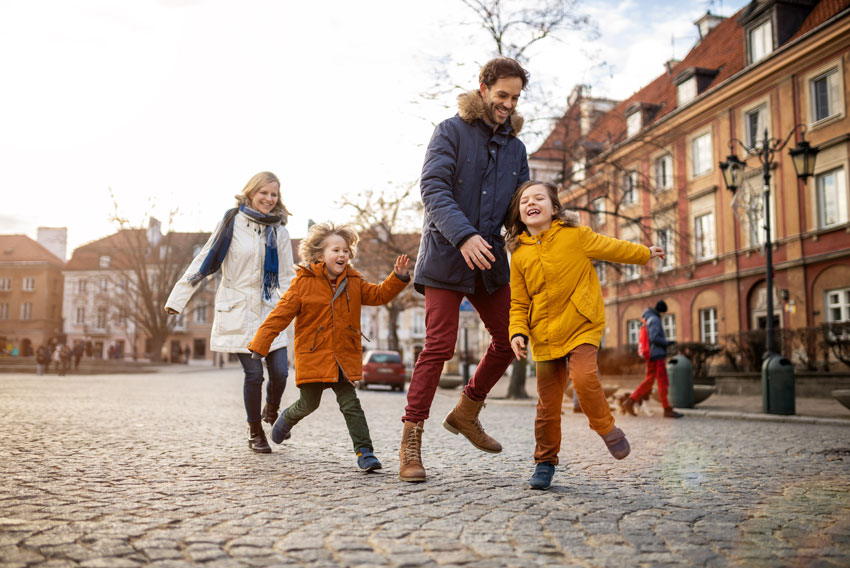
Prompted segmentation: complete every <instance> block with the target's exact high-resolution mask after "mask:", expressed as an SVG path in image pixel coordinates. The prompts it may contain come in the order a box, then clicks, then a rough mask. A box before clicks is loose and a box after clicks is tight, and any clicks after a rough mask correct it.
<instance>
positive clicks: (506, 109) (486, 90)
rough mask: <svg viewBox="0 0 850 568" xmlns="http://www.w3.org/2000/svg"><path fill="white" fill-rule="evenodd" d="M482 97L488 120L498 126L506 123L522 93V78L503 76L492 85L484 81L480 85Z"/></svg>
mask: <svg viewBox="0 0 850 568" xmlns="http://www.w3.org/2000/svg"><path fill="white" fill-rule="evenodd" d="M480 91H481V98H482V99H483V100H484V112H485V113H486V114H487V120H488V121H489V122H490V123H491V124H493V125H495V126H498V125H500V124H504V123H505V121H506V120H508V117H510V116H511V113H513V111H514V110H515V109H516V105H517V102H519V96H520V94H521V93H522V79H520V78H519V77H503V78H501V79H497V80H496V82H495V83H493V86H492V87H487V85H485V84H484V83H481V86H480Z"/></svg>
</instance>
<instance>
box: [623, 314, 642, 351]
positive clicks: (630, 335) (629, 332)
mask: <svg viewBox="0 0 850 568" xmlns="http://www.w3.org/2000/svg"><path fill="white" fill-rule="evenodd" d="M639 337H640V320H639V319H632V320H628V321H626V344H627V345H637V344H638V338H639Z"/></svg>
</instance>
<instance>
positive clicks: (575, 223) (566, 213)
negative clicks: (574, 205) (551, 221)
mask: <svg viewBox="0 0 850 568" xmlns="http://www.w3.org/2000/svg"><path fill="white" fill-rule="evenodd" d="M558 217H560V219H561V221H562V222H563V223H564V225H566V226H567V227H580V226H581V217H580V216H579V214H578V211H570V210H568V209H561V211H560V212H559V213H558Z"/></svg>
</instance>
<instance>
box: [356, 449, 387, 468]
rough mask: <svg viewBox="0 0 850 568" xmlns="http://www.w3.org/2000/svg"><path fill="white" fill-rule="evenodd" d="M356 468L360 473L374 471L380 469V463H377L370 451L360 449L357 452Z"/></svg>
mask: <svg viewBox="0 0 850 568" xmlns="http://www.w3.org/2000/svg"><path fill="white" fill-rule="evenodd" d="M357 467H359V468H360V471H375V470H376V469H381V462H379V461H378V458H376V457H375V454H374V453H372V450H370V449H369V448H360V451H359V452H357Z"/></svg>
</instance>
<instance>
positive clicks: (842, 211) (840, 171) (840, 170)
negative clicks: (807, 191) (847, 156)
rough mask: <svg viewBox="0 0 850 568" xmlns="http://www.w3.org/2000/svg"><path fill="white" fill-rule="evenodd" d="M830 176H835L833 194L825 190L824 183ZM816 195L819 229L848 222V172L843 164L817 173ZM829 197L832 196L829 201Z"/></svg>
mask: <svg viewBox="0 0 850 568" xmlns="http://www.w3.org/2000/svg"><path fill="white" fill-rule="evenodd" d="M830 176H832V177H833V179H834V182H833V184H832V191H831V193H832V195H831V196H828V195H826V194H825V191H824V183H825V181H826V179H828V178H829V177H830ZM815 196H816V198H817V216H818V228H819V229H828V228H830V227H836V226H839V225H843V224H845V223H847V222H848V210H847V173H846V171H845V170H844V167H843V166H840V167H837V168H833V169H831V170H828V171H825V172H821V173H818V174H816V175H815ZM827 197H830V199H829V202H827ZM828 208H829V209H828ZM831 210H834V211H831ZM827 214H829V216H827Z"/></svg>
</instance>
